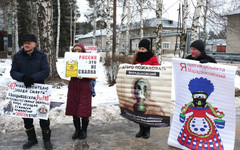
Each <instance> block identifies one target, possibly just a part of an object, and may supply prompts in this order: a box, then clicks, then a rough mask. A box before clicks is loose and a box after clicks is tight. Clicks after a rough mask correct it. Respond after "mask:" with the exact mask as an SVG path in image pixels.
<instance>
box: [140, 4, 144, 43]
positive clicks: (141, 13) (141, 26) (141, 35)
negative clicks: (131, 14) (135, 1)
mask: <svg viewBox="0 0 240 150" xmlns="http://www.w3.org/2000/svg"><path fill="white" fill-rule="evenodd" d="M139 6H140V10H139V11H140V37H141V39H143V7H142V6H143V0H140V4H139Z"/></svg>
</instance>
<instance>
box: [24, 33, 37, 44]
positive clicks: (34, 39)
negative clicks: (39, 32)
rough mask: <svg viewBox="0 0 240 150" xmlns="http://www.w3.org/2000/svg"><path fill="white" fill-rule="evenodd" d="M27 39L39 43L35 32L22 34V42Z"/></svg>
mask: <svg viewBox="0 0 240 150" xmlns="http://www.w3.org/2000/svg"><path fill="white" fill-rule="evenodd" d="M25 41H30V42H35V43H37V38H36V36H35V35H33V34H24V35H23V36H22V42H25Z"/></svg>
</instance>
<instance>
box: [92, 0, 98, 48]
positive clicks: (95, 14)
mask: <svg viewBox="0 0 240 150" xmlns="http://www.w3.org/2000/svg"><path fill="white" fill-rule="evenodd" d="M96 3H97V1H96V0H94V12H93V46H95V45H96V30H97V23H96V22H97V4H96Z"/></svg>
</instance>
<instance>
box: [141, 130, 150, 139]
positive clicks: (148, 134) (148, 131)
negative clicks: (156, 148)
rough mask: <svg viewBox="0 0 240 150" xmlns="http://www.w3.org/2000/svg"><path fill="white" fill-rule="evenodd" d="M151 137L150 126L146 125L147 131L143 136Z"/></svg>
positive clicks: (145, 137)
mask: <svg viewBox="0 0 240 150" xmlns="http://www.w3.org/2000/svg"><path fill="white" fill-rule="evenodd" d="M149 137H150V127H145V131H144V133H143V138H144V139H148V138H149Z"/></svg>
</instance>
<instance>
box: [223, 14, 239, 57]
mask: <svg viewBox="0 0 240 150" xmlns="http://www.w3.org/2000/svg"><path fill="white" fill-rule="evenodd" d="M226 17H227V20H228V21H227V35H226V39H227V46H226V52H227V53H239V52H240V9H238V10H235V11H233V12H231V13H228V14H227V15H226Z"/></svg>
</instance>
